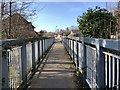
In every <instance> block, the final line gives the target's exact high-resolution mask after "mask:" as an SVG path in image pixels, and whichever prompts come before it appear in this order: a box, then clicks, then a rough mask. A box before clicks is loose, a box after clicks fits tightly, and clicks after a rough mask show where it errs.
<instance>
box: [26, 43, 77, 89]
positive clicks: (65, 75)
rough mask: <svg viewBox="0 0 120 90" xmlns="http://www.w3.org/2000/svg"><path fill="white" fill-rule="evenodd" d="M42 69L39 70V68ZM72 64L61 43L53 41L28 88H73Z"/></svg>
mask: <svg viewBox="0 0 120 90" xmlns="http://www.w3.org/2000/svg"><path fill="white" fill-rule="evenodd" d="M42 67H43V69H42V70H41V68H42ZM74 72H75V70H74V65H73V63H72V61H70V58H69V55H68V54H67V52H66V50H65V49H64V46H63V45H62V43H60V42H57V43H55V44H54V45H53V46H52V48H51V50H50V51H49V53H48V55H47V57H46V61H45V62H43V63H42V65H41V66H40V67H39V68H38V70H37V72H36V74H35V75H34V76H33V78H32V80H31V84H30V86H28V88H75V82H74Z"/></svg>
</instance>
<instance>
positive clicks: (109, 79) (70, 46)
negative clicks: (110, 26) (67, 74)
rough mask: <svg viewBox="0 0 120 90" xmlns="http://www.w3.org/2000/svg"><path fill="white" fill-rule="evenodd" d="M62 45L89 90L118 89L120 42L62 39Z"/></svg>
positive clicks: (119, 83)
mask: <svg viewBox="0 0 120 90" xmlns="http://www.w3.org/2000/svg"><path fill="white" fill-rule="evenodd" d="M63 43H64V46H65V47H66V49H67V51H68V53H69V54H70V56H71V58H72V60H73V61H74V63H75V65H76V69H79V71H80V72H81V73H82V74H83V77H84V79H85V80H86V82H87V83H88V85H89V87H90V88H114V89H119V88H120V40H109V39H96V38H80V37H73V38H69V37H64V38H63Z"/></svg>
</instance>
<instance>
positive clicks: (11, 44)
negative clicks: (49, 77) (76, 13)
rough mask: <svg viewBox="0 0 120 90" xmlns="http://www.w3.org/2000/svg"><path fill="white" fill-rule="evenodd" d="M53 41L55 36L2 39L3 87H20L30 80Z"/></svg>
mask: <svg viewBox="0 0 120 90" xmlns="http://www.w3.org/2000/svg"><path fill="white" fill-rule="evenodd" d="M53 43H54V38H53V37H51V38H45V37H44V38H30V39H19V40H18V39H15V40H4V41H2V47H3V48H2V73H1V74H2V88H11V89H15V88H19V87H20V85H21V84H23V83H25V82H26V81H27V80H29V79H30V77H31V75H32V73H33V71H34V70H35V69H36V68H37V67H38V66H39V64H40V63H41V62H42V61H43V57H44V54H45V52H46V51H47V50H48V49H49V48H50V47H51V45H52V44H53Z"/></svg>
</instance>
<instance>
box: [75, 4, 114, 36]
mask: <svg viewBox="0 0 120 90" xmlns="http://www.w3.org/2000/svg"><path fill="white" fill-rule="evenodd" d="M77 22H78V25H79V29H80V32H81V33H82V34H83V36H84V37H92V38H110V35H111V34H113V33H114V32H115V18H114V17H113V15H112V13H111V12H108V11H107V10H106V9H104V8H102V9H101V8H100V7H98V6H96V8H95V9H91V8H89V9H88V10H87V12H85V13H83V15H82V16H78V18H77Z"/></svg>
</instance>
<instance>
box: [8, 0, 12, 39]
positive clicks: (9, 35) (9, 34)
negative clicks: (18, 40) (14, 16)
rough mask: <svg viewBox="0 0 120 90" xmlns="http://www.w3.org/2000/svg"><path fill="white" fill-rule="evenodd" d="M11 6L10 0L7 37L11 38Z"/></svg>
mask: <svg viewBox="0 0 120 90" xmlns="http://www.w3.org/2000/svg"><path fill="white" fill-rule="evenodd" d="M11 6H12V2H11V0H10V18H9V19H10V20H9V32H8V39H10V38H11Z"/></svg>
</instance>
